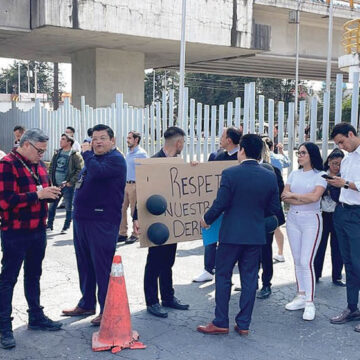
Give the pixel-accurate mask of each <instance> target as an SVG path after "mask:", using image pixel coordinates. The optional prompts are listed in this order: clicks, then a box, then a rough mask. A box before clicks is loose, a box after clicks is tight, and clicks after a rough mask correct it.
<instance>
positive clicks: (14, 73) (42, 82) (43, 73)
mask: <svg viewBox="0 0 360 360" xmlns="http://www.w3.org/2000/svg"><path fill="white" fill-rule="evenodd" d="M19 63H20V91H21V92H22V93H26V92H27V91H28V77H27V70H28V66H29V70H30V71H31V72H32V75H33V77H31V78H30V93H34V92H35V81H34V79H35V78H34V74H35V67H36V69H37V92H38V93H43V94H47V95H48V96H49V97H50V98H51V96H52V93H53V79H54V77H53V65H52V63H47V62H38V61H29V62H27V61H14V63H13V64H12V65H10V66H9V67H8V68H6V69H3V71H2V72H1V73H0V92H1V93H5V92H6V80H8V92H9V93H18V64H19ZM63 87H64V84H63V83H62V82H61V81H59V91H60V92H61V91H62V89H63Z"/></svg>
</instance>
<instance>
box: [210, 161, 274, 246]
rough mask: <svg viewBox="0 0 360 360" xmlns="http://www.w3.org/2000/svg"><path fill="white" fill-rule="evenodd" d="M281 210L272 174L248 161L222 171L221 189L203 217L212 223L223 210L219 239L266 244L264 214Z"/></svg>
mask: <svg viewBox="0 0 360 360" xmlns="http://www.w3.org/2000/svg"><path fill="white" fill-rule="evenodd" d="M279 209H280V201H279V190H278V184H277V180H276V176H275V174H274V173H273V172H272V171H270V170H267V169H264V168H263V167H262V166H260V165H259V164H258V163H257V161H255V160H247V161H244V162H242V163H241V164H240V165H236V166H232V167H230V168H228V169H225V170H224V171H223V172H222V177H221V183H220V188H219V190H218V193H217V196H216V199H215V201H214V203H213V204H212V206H211V208H210V209H209V210H208V211H207V212H206V213H205V215H204V220H205V222H206V223H207V224H209V225H211V224H212V223H213V222H214V221H215V220H216V219H217V218H218V217H219V216H220V215H221V213H223V212H224V217H223V220H222V224H221V228H220V234H219V242H220V243H225V244H236V245H264V244H265V243H266V237H265V234H266V231H265V213H266V215H276V214H277V213H278V212H279Z"/></svg>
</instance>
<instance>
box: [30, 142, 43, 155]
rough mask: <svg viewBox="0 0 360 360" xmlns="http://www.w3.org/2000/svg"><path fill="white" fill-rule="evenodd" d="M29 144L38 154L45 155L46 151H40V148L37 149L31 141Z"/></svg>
mask: <svg viewBox="0 0 360 360" xmlns="http://www.w3.org/2000/svg"><path fill="white" fill-rule="evenodd" d="M29 144H30V145H31V146H32V147H33V148H34V149H35V150H36V151H37V152H38V154H39V155H43V154H44V153H45V151H46V150H43V149H39V148H38V147H36V146H35V145H34V144H33V143H32V142H30V141H29Z"/></svg>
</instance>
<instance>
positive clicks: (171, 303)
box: [133, 126, 189, 318]
mask: <svg viewBox="0 0 360 360" xmlns="http://www.w3.org/2000/svg"><path fill="white" fill-rule="evenodd" d="M164 137H165V145H164V147H163V148H162V149H161V150H160V151H159V152H157V153H156V154H155V155H153V156H152V157H153V158H163V157H176V156H178V155H179V154H180V153H181V151H182V149H183V147H184V142H185V139H184V137H185V133H184V131H183V130H182V129H180V128H178V127H176V126H172V127H169V128H168V129H167V130H166V131H165V133H164ZM133 218H134V220H136V219H137V211H136V214H134V217H133ZM176 247H177V244H169V245H161V246H154V247H150V248H149V252H148V256H147V260H146V266H145V275H144V291H145V300H146V306H147V311H148V312H149V313H150V314H152V315H155V316H158V317H163V318H165V317H167V316H168V314H167V312H166V311H165V310H164V309H163V308H162V307H161V306H160V304H159V298H158V282H159V284H160V294H161V300H162V305H163V307H169V308H173V309H177V310H187V309H188V308H189V305H186V304H182V303H181V302H180V301H179V300H178V299H177V298H176V297H175V296H174V288H173V283H172V267H173V265H174V262H175V255H176Z"/></svg>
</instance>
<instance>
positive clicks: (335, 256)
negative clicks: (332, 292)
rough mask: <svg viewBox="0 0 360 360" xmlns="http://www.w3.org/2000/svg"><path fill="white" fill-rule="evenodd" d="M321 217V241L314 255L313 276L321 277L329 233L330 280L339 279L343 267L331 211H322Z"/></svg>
mask: <svg viewBox="0 0 360 360" xmlns="http://www.w3.org/2000/svg"><path fill="white" fill-rule="evenodd" d="M322 218H323V233H322V237H321V242H320V245H319V248H318V251H317V253H316V256H315V261H314V267H315V276H316V278H317V279H319V278H321V275H322V269H323V265H324V258H325V252H326V247H327V243H328V238H329V235H330V245H331V263H332V281H336V280H341V277H342V276H341V271H342V268H343V261H342V258H341V254H340V249H339V242H338V239H337V237H336V232H335V229H334V222H333V213H332V212H325V211H323V212H322Z"/></svg>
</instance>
